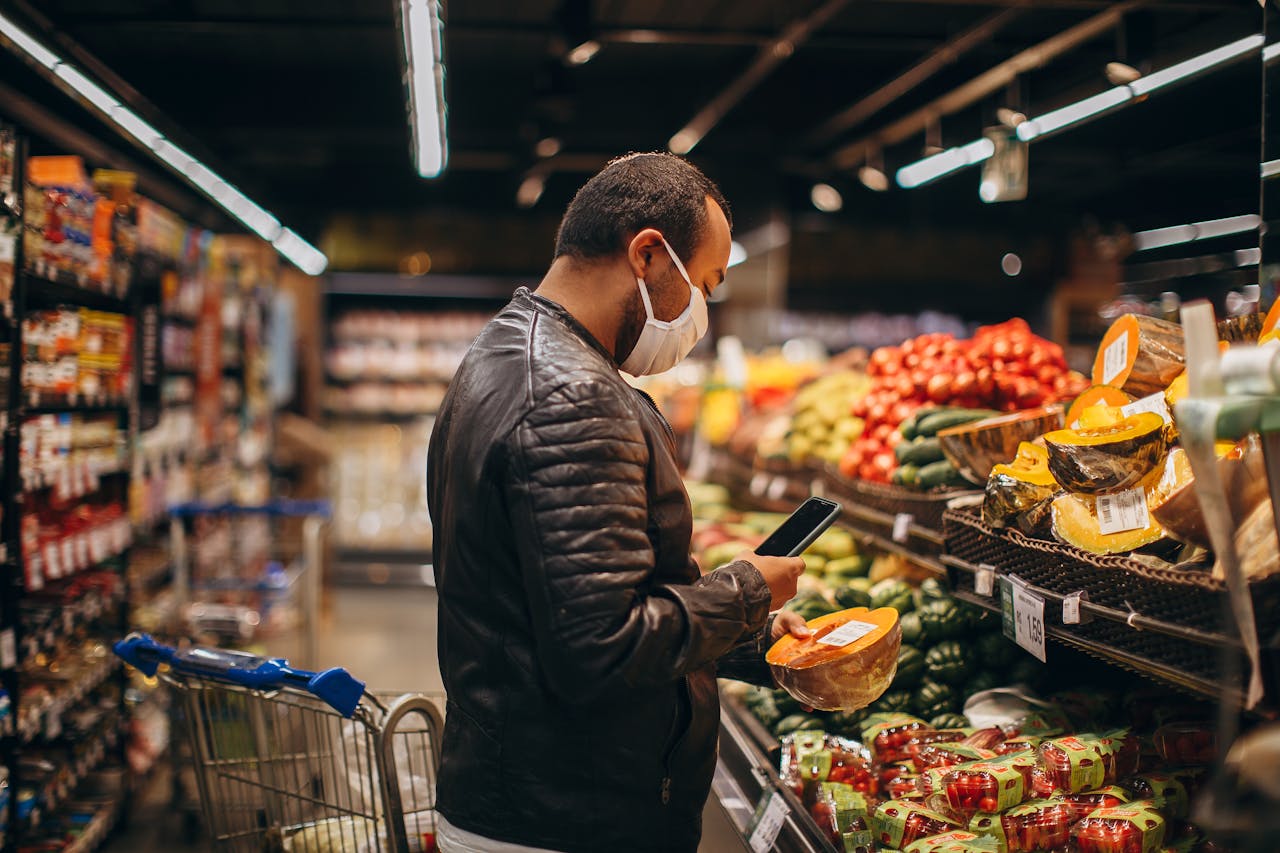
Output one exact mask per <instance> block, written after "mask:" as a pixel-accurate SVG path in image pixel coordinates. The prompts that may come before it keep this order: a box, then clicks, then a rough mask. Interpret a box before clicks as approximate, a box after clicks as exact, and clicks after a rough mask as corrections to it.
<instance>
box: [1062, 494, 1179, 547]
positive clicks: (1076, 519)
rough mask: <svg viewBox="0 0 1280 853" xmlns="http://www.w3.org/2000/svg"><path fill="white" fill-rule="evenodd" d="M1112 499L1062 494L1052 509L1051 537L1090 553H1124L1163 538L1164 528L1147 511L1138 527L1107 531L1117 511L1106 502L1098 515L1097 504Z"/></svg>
mask: <svg viewBox="0 0 1280 853" xmlns="http://www.w3.org/2000/svg"><path fill="white" fill-rule="evenodd" d="M1111 497H1112V496H1094V495H1073V494H1064V495H1062V496H1060V497H1058V498H1056V499H1055V500H1054V502H1053V508H1052V515H1053V535H1054V536H1055V537H1057V538H1058V540H1060V541H1062V542H1065V543H1067V544H1068V545H1074V546H1076V547H1077V548H1080V549H1081V550H1084V551H1088V552H1090V553H1093V554H1126V553H1128V552H1130V551H1136V550H1137V549H1139V548H1142V547H1145V546H1147V545H1151V544H1153V543H1155V542H1159V541H1160V540H1161V539H1164V538H1165V530H1164V528H1163V527H1161V526H1160V523H1159V522H1157V521H1156V520H1155V517H1154V516H1153V515H1152V514H1151V513H1150V512H1145V516H1146V517H1145V519H1144V520H1145V522H1146V524H1144V525H1143V526H1141V527H1136V528H1133V529H1129V530H1115V529H1114V528H1111V529H1109V527H1108V524H1107V523H1106V522H1108V521H1110V516H1111V515H1112V513H1118V512H1119V510H1118V509H1116V508H1115V507H1113V506H1111V505H1110V503H1109V502H1108V503H1107V505H1105V506H1104V508H1103V509H1102V510H1101V515H1100V514H1099V513H1100V511H1099V503H1098V502H1099V500H1100V499H1101V500H1104V501H1109V498H1111ZM1144 501H1145V498H1144ZM1104 531H1107V532H1104Z"/></svg>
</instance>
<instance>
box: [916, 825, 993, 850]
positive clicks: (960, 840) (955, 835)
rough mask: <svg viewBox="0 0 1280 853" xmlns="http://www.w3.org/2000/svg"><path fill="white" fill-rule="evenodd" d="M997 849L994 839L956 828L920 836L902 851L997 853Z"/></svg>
mask: <svg viewBox="0 0 1280 853" xmlns="http://www.w3.org/2000/svg"><path fill="white" fill-rule="evenodd" d="M999 850H1000V847H999V845H998V844H997V843H996V841H995V839H993V838H990V837H989V836H985V835H975V834H973V833H972V832H966V831H965V830H963V829H957V830H955V831H954V832H944V833H942V834H941V835H934V836H932V837H930V838H922V839H920V840H919V841H916V842H913V843H912V844H910V845H908V846H907V849H906V850H904V851H903V853H999Z"/></svg>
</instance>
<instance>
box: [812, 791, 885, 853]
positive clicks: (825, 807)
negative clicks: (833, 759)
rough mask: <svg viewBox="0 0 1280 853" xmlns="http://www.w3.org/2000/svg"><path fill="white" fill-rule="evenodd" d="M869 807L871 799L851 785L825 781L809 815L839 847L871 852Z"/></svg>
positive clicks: (848, 851) (854, 852)
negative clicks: (868, 823)
mask: <svg viewBox="0 0 1280 853" xmlns="http://www.w3.org/2000/svg"><path fill="white" fill-rule="evenodd" d="M869 809H870V804H869V803H868V801H867V798H866V797H864V796H863V795H862V794H860V793H858V792H857V791H854V790H853V788H851V787H849V786H848V785H846V784H844V783H842V782H823V783H822V784H821V785H819V786H817V789H816V794H815V796H814V801H813V803H812V804H811V805H810V806H809V814H810V815H812V816H813V819H814V821H815V822H816V823H817V824H818V827H819V828H820V829H821V830H822V832H823V834H825V835H826V836H827V839H828V840H829V841H830V842H831V843H832V844H833V845H835V847H836V848H837V849H843V850H845V851H846V853H871V851H872V838H871V830H870V829H869V828H868V826H867V816H868V813H869Z"/></svg>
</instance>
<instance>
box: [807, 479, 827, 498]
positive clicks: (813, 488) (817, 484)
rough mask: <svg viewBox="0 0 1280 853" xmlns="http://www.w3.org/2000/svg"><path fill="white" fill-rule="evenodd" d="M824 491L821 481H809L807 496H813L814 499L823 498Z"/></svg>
mask: <svg viewBox="0 0 1280 853" xmlns="http://www.w3.org/2000/svg"><path fill="white" fill-rule="evenodd" d="M825 491H826V487H825V486H823V484H822V481H821V480H818V479H814V480H810V481H809V494H811V495H813V496H814V497H815V498H820V497H823V493H824V492H825Z"/></svg>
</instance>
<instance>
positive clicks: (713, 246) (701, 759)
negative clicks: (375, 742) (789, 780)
mask: <svg viewBox="0 0 1280 853" xmlns="http://www.w3.org/2000/svg"><path fill="white" fill-rule="evenodd" d="M729 228H730V223H729V212H728V205H727V203H726V202H725V201H724V198H723V197H722V196H721V194H720V191H719V190H718V189H717V188H716V187H715V185H714V184H712V183H711V182H710V181H709V180H708V179H707V178H706V177H705V176H704V175H703V174H702V173H701V172H699V171H698V170H697V169H696V168H694V167H693V166H692V165H690V164H689V163H687V162H686V161H684V160H682V159H680V158H678V157H674V156H670V155H666V154H639V155H631V156H628V157H624V158H621V159H619V160H615V161H614V162H612V163H610V164H609V165H608V166H606V167H605V168H604V170H603V171H601V172H600V173H599V174H598V175H596V176H595V177H593V178H592V179H591V180H590V181H588V182H587V183H586V184H585V185H584V186H583V187H582V188H581V189H580V190H579V191H578V194H577V195H576V196H575V197H574V199H573V201H572V202H571V203H570V205H569V208H568V210H567V211H566V212H565V215H564V219H563V220H562V222H561V224H560V231H559V235H558V236H557V240H556V250H555V259H554V261H553V262H552V265H551V268H550V269H549V270H548V272H547V274H546V277H545V278H543V280H542V282H541V284H540V285H539V287H538V289H537V290H536V292H534V293H530V292H528V291H527V290H525V289H523V288H522V289H520V290H519V291H517V292H516V295H515V297H514V298H513V299H512V301H511V302H510V304H508V305H507V307H506V308H504V309H503V310H502V311H501V312H500V313H499V314H498V315H497V316H496V317H495V318H494V319H493V321H492V322H490V323H489V325H488V326H486V327H485V329H484V331H483V332H481V334H480V336H479V337H478V338H477V339H476V341H475V343H474V345H473V346H472V348H471V350H470V352H468V354H467V356H466V358H465V359H464V360H463V363H462V365H461V367H460V368H459V370H458V372H457V374H456V376H455V377H454V380H453V382H452V384H451V385H450V387H449V393H448V395H447V396H446V397H445V400H444V403H443V406H442V408H441V411H440V414H439V416H438V418H437V421H436V427H435V431H434V433H433V434H432V437H431V447H430V453H429V458H428V501H429V505H430V509H431V518H432V522H433V524H434V527H435V569H436V583H437V586H438V588H439V593H440V641H439V652H440V666H441V671H442V673H443V676H444V686H445V689H446V691H447V693H448V697H449V698H448V711H447V714H446V723H445V731H444V738H443V757H442V761H441V767H440V777H439V786H438V797H437V803H438V813H439V815H440V817H441V820H440V830H439V833H438V839H439V841H440V843H441V847H442V849H443V850H445V851H446V853H448V851H450V850H456V851H472V850H483V851H493V850H505V851H512V850H531V849H532V850H544V851H545V850H554V851H567V853H574V851H589V850H591V851H593V850H609V851H631V850H662V851H692V850H694V849H696V847H697V844H698V839H699V836H700V833H701V812H702V808H703V805H704V803H705V801H706V798H707V794H708V792H709V790H710V783H711V775H712V772H713V769H714V766H715V750H716V735H717V731H718V725H719V705H718V697H717V695H716V684H715V677H716V674H717V671H719V672H720V673H721V674H722V675H733V676H738V677H747V678H752V679H754V680H756V681H759V682H761V683H771V682H770V680H769V676H768V670H767V668H766V667H765V666H764V660H763V657H764V651H765V649H766V648H767V645H768V639H769V638H768V637H766V636H765V630H764V629H765V625H766V618H767V615H768V613H769V611H770V610H774V609H777V608H778V607H780V606H781V605H782V603H783V602H785V601H786V600H787V599H789V598H791V596H792V595H794V593H795V589H796V579H797V578H798V577H799V575H800V573H801V572H802V571H803V568H804V564H803V562H802V561H801V560H799V559H795V558H781V557H761V556H759V555H755V554H750V553H748V554H744V555H742V556H740V557H739V558H738V559H737V560H735V561H734V562H732V563H730V564H729V565H727V566H723V567H721V568H719V569H718V570H716V571H714V572H711V573H710V574H708V575H706V576H702V577H700V576H699V572H698V567H697V564H696V563H695V562H694V561H693V560H692V559H691V558H690V556H689V538H690V533H691V524H692V519H691V515H690V509H689V501H688V497H687V495H686V494H685V490H684V486H683V483H682V481H681V479H680V472H679V471H678V469H677V467H676V460H675V458H674V441H673V438H672V435H671V431H670V427H668V425H667V423H666V421H665V420H664V419H663V417H662V415H661V414H660V413H659V412H658V410H657V408H656V407H655V406H654V404H653V401H652V400H651V399H650V398H649V397H648V396H647V395H645V394H643V393H641V392H639V391H636V390H634V389H632V388H631V387H630V386H629V385H627V384H626V383H625V382H624V381H623V379H622V378H621V376H620V375H619V373H618V370H619V368H621V369H622V370H623V371H626V372H628V373H630V374H633V375H646V374H651V373H659V372H662V371H665V370H668V369H670V368H671V367H673V366H674V365H675V364H676V363H677V362H679V361H680V360H681V359H682V358H684V357H685V356H686V355H687V354H688V353H689V351H690V350H691V349H692V348H693V346H694V344H696V343H697V341H698V339H699V338H700V337H701V336H702V335H703V334H704V333H705V332H706V328H707V309H706V298H707V297H708V296H710V294H711V293H712V292H713V291H714V290H715V288H716V287H717V286H719V284H720V283H721V282H722V281H723V280H724V276H725V270H726V267H727V265H728V260H729V245H730V242H729V237H730V231H729ZM790 617H791V614H788V615H787V617H786V618H781V619H779V620H777V622H778V623H779V624H778V625H776V626H775V627H774V629H773V631H775V632H776V633H778V634H779V635H781V633H782V632H783V630H793V632H794V633H796V634H797V635H799V636H804V635H805V634H806V633H807V630H806V629H805V628H804V626H803V622H802V621H800V620H798V619H793V618H790Z"/></svg>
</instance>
